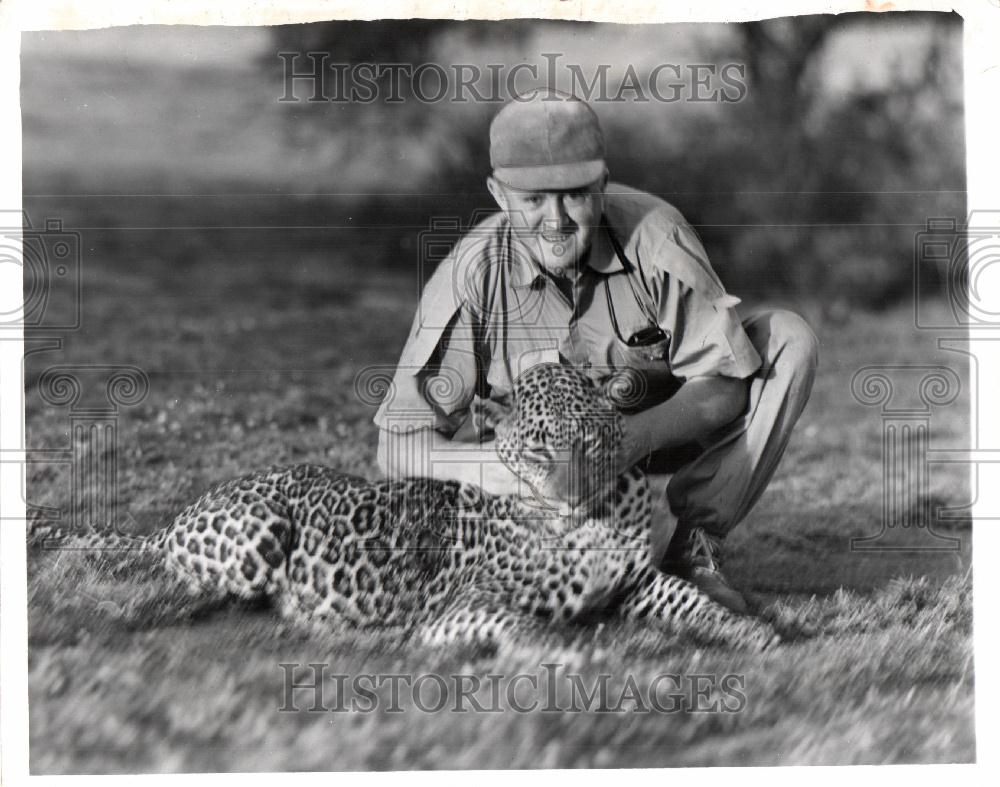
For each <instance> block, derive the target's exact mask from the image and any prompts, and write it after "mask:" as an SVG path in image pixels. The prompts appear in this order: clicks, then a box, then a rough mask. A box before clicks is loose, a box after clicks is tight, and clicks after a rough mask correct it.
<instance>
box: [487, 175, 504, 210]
mask: <svg viewBox="0 0 1000 787" xmlns="http://www.w3.org/2000/svg"><path fill="white" fill-rule="evenodd" d="M486 188H487V189H489V192H490V195H491V196H492V197H493V201H494V202H496V204H497V207H499V208H500V210H502V211H504V212H506V211H507V195H506V194H504V191H503V187H502V186H501V185H500V182H499V181H498V180H497V179H496V178H495V177H493V176H492V175H490V176H489V177H488V178H486Z"/></svg>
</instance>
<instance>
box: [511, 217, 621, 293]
mask: <svg viewBox="0 0 1000 787" xmlns="http://www.w3.org/2000/svg"><path fill="white" fill-rule="evenodd" d="M608 231H609V225H608V224H607V219H602V222H601V226H600V227H598V228H597V232H596V233H595V234H594V239H593V241H591V244H590V250H589V251H588V253H587V263H586V264H587V265H588V266H589V267H590V268H592V269H593V270H595V271H597V272H598V273H603V274H611V273H618V272H619V271H623V270H625V266H624V265H622V261H621V260H620V259H619V258H618V255H617V254H616V253H615V249H614V246H613V245H612V243H611V240H610V238H609V237H608ZM506 244H507V251H508V256H509V259H510V261H511V265H510V277H511V279H510V280H511V286H513V287H517V288H521V287H532V286H534V285H535V284H536V283H537V282H538V281H539V280H544V279H545V272H544V271H543V270H542V268H541V267H540V266H539V265H538V263H537V262H535V261H534V260H533V259H532V258H531V256H530V255H529V254H528V251H527V249H526V248H525V246H524V244H523V243H521V241H520V240H519V239H518V238H517V236H516V235H515V234H514V232H513V230H512V229H511V228H510V226H509V225H508V227H507V235H506Z"/></svg>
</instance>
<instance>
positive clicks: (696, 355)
mask: <svg viewBox="0 0 1000 787" xmlns="http://www.w3.org/2000/svg"><path fill="white" fill-rule="evenodd" d="M653 258H654V259H655V260H656V262H657V265H656V267H657V269H658V271H659V273H660V274H661V277H660V278H659V280H658V281H657V282H656V286H657V289H658V296H659V297H658V301H659V307H658V308H659V314H658V319H659V322H660V325H661V327H663V328H665V329H667V330H669V331H670V332H671V344H670V350H669V354H670V369H671V373H672V374H673V375H674V376H675V377H677V378H680V379H689V378H692V377H712V376H717V377H735V378H739V379H744V378H746V377H749V376H751V375H752V374H754V373H755V372H756V371H757V370H758V369H759V368H760V365H761V360H760V356H759V355H758V354H757V351H756V350H755V349H754V347H753V345H752V344H751V343H750V339H749V338H748V337H747V335H746V332H745V331H744V330H743V325H742V323H741V321H740V318H739V315H738V314H737V313H736V309H735V308H734V307H735V306H736V305H737V304H738V303H739V302H740V299H739V298H735V297H733V296H732V295H728V294H727V293H726V291H725V289H724V288H723V286H722V283H721V282H720V281H719V279H718V277H717V276H716V274H715V272H714V271H713V270H712V267H711V265H709V262H708V257H707V255H706V254H705V250H704V248H703V247H702V245H701V242H700V241H699V240H698V237H697V235H695V233H694V231H693V230H692V229H691V228H690V227H689V226H687V225H686V224H677V225H675V226H674V227H673V228H672V231H671V232H669V233H666V234H665V236H664V237H662V238H660V242H659V243H658V244H657V248H656V250H655V252H654V253H653ZM663 274H666V275H663Z"/></svg>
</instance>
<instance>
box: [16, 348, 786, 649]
mask: <svg viewBox="0 0 1000 787" xmlns="http://www.w3.org/2000/svg"><path fill="white" fill-rule="evenodd" d="M473 417H474V418H475V419H476V423H477V425H478V426H479V427H480V428H481V429H483V430H485V431H492V432H493V434H494V435H495V449H496V454H497V456H498V457H499V460H500V461H501V462H503V463H504V464H505V465H506V466H507V468H508V469H509V470H510V471H511V472H512V473H513V474H514V475H515V476H517V478H518V479H519V480H520V481H521V482H522V488H521V489H520V490H519V493H518V494H508V495H494V494H490V493H487V492H486V491H484V490H483V489H482V488H481V487H479V486H477V485H475V484H471V483H461V482H457V481H451V480H438V479H433V478H423V477H414V478H384V479H381V480H368V479H365V478H363V477H360V476H356V475H352V474H348V473H344V472H340V471H338V470H335V469H332V468H329V467H325V466H322V465H318V464H299V465H294V466H288V467H277V466H276V467H272V468H268V469H265V470H259V471H256V472H252V473H249V474H247V475H244V476H241V477H238V478H235V479H232V480H228V481H225V482H223V483H220V484H217V485H216V486H214V487H212V488H210V489H209V490H208V491H206V492H205V493H204V494H203V495H202V496H201V497H199V498H198V499H197V500H196V501H195V502H193V503H191V504H190V505H188V506H187V507H186V508H184V509H183V510H182V511H181V512H180V513H179V514H178V515H177V516H176V517H175V518H174V519H173V521H172V522H171V523H170V524H169V525H167V526H166V527H164V528H162V529H160V530H159V531H157V532H155V533H153V534H151V535H148V536H135V535H124V534H116V533H114V532H112V531H111V529H108V528H105V529H104V530H98V529H96V528H90V529H89V530H88V532H86V533H84V534H76V535H74V536H73V537H70V538H68V539H67V540H66V541H62V542H60V545H61V546H76V547H79V548H87V549H111V548H132V549H140V550H146V551H152V552H154V553H155V555H156V556H157V560H159V559H160V558H161V557H162V561H163V562H164V564H165V567H166V569H167V572H168V574H169V575H171V576H173V577H174V578H175V579H176V580H178V581H179V582H180V583H181V584H182V587H183V588H184V589H185V591H186V592H187V593H188V594H190V596H191V597H192V598H193V599H197V600H199V601H203V602H204V603H206V604H218V603H226V602H231V601H233V600H242V601H255V602H264V603H267V604H271V605H273V606H274V608H276V610H277V611H278V612H279V614H280V615H281V616H282V617H284V618H286V619H289V620H292V621H302V622H307V623H310V624H312V625H317V624H318V625H322V626H324V627H330V628H343V629H355V630H365V629H377V628H394V627H398V628H401V629H404V630H406V631H408V632H409V633H410V636H412V637H413V638H415V639H416V640H418V641H420V642H422V643H424V644H428V645H441V646H443V645H449V644H456V643H463V642H464V643H473V644H477V645H484V646H497V645H499V644H502V643H504V642H509V641H511V640H512V639H516V638H518V637H520V636H527V635H528V633H529V632H531V631H533V630H538V628H539V627H545V626H550V625H552V624H580V623H583V624H586V623H588V622H590V621H593V620H595V619H597V620H602V621H604V620H618V621H622V622H623V623H626V624H628V623H629V622H631V623H632V624H635V625H638V626H641V627H644V628H646V627H654V628H656V629H657V630H658V631H660V632H662V633H663V634H664V635H671V636H681V637H683V636H691V637H692V638H693V639H694V640H695V641H697V642H703V643H721V644H725V645H728V646H733V647H736V648H748V649H752V650H764V649H767V648H770V647H773V646H774V645H775V644H776V643H777V642H780V641H781V636H780V634H779V633H778V632H777V631H776V629H775V627H774V626H773V625H772V624H771V623H769V622H768V621H766V620H764V619H762V618H760V617H757V616H754V615H741V614H738V613H735V612H732V611H730V610H729V609H727V608H725V607H723V606H721V605H720V604H718V603H716V602H715V601H714V600H712V599H711V598H710V597H709V596H708V595H706V594H705V593H704V592H702V591H701V590H700V589H699V588H698V587H697V586H695V585H694V584H692V583H690V582H688V581H686V580H684V579H682V578H680V577H677V576H673V575H670V574H667V573H664V572H662V571H660V570H658V569H657V568H656V567H655V566H654V565H653V564H652V562H651V559H650V528H651V522H652V515H653V513H652V512H653V505H652V496H651V491H650V486H649V484H648V482H647V480H646V478H645V476H644V474H643V473H642V471H641V470H639V469H637V468H634V467H633V468H629V469H627V470H625V471H624V472H617V470H616V468H615V467H614V461H615V456H616V452H617V448H618V446H619V443H620V441H621V439H622V434H623V420H622V415H621V413H620V411H619V410H618V409H617V408H616V406H615V404H614V402H613V400H612V399H611V398H610V397H609V396H608V395H607V393H606V391H605V390H604V389H602V388H601V386H600V385H598V384H596V383H595V382H594V381H593V380H592V379H591V378H590V377H588V376H587V375H586V374H585V373H583V372H582V371H581V370H579V369H576V368H574V367H571V366H567V365H562V364H553V363H544V364H538V365H536V366H533V367H531V368H530V369H528V370H527V371H525V372H524V373H522V374H521V375H519V376H518V377H517V378H516V380H515V381H514V384H513V386H512V390H511V392H510V393H509V394H507V395H506V396H498V397H497V398H496V399H491V398H486V399H482V400H478V401H477V402H475V404H474V407H473ZM32 535H33V538H32V542H33V543H39V542H40V541H42V540H45V539H51V538H53V537H58V536H59V535H65V534H61V533H59V532H58V531H56V530H54V529H46V528H44V527H39V528H37V530H36V532H34V533H33V534H32Z"/></svg>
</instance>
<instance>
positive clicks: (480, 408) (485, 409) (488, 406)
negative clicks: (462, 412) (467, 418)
mask: <svg viewBox="0 0 1000 787" xmlns="http://www.w3.org/2000/svg"><path fill="white" fill-rule="evenodd" d="M513 412H514V403H513V401H512V400H511V397H510V394H504V395H503V396H502V397H500V399H499V400H498V401H495V400H493V399H477V400H476V401H475V402H473V403H472V418H473V419H474V420H473V423H474V424H475V426H476V429H477V431H479V432H480V433H482V432H485V431H486V430H488V429H496V425H497V424H498V423H500V421H502V420H504V419H505V418H508V417H509V416H510V415H511V414H512V413H513Z"/></svg>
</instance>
